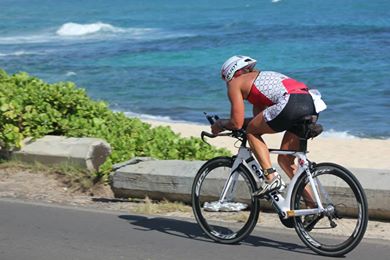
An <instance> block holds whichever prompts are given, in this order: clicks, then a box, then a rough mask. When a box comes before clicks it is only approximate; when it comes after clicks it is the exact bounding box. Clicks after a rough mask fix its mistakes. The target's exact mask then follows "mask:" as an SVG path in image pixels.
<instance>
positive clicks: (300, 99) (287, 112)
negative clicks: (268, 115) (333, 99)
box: [267, 94, 316, 134]
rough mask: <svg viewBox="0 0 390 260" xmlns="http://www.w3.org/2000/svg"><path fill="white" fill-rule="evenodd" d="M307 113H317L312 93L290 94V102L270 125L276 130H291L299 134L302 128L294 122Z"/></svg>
mask: <svg viewBox="0 0 390 260" xmlns="http://www.w3.org/2000/svg"><path fill="white" fill-rule="evenodd" d="M307 115H316V111H315V108H314V103H313V99H312V97H311V95H310V94H290V97H289V99H288V102H287V103H286V105H285V106H284V108H283V109H282V111H281V112H280V113H279V114H278V115H277V116H276V117H275V118H273V119H272V120H270V121H268V122H267V123H268V125H269V126H270V127H271V128H272V129H273V130H274V131H275V132H283V131H286V130H287V131H289V132H292V133H294V134H298V133H299V131H301V130H300V128H297V127H294V124H295V123H296V122H297V120H299V119H300V118H302V117H304V116H307Z"/></svg>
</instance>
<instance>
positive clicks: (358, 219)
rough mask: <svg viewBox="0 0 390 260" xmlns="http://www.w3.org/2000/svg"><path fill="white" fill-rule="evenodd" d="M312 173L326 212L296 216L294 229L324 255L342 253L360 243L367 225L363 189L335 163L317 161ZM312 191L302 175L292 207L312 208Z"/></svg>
mask: <svg viewBox="0 0 390 260" xmlns="http://www.w3.org/2000/svg"><path fill="white" fill-rule="evenodd" d="M312 176H313V180H314V183H315V186H316V187H315V188H316V189H317V191H318V193H319V197H320V200H321V203H322V205H323V207H324V209H325V212H324V213H321V214H319V215H307V216H301V217H295V218H294V224H295V230H296V232H297V233H298V236H299V237H300V239H301V240H302V241H303V242H304V243H305V244H306V245H307V246H308V247H310V248H311V249H312V250H313V251H315V252H317V253H319V254H321V255H326V256H342V255H345V254H346V253H348V252H350V251H351V250H353V249H354V248H355V247H356V246H357V245H358V244H359V243H360V241H361V240H362V238H363V236H364V233H365V231H366V228H367V222H368V206H367V199H366V196H365V194H364V190H363V188H362V186H361V185H360V183H359V181H358V180H357V179H356V177H355V176H354V175H353V174H352V173H351V172H350V171H348V170H347V169H345V168H344V167H342V166H339V165H337V164H333V163H320V164H317V165H316V166H315V167H314V168H313V171H312ZM312 190H313V189H312V187H311V185H310V183H309V180H308V178H307V176H306V175H302V177H301V178H300V180H298V182H297V184H296V186H295V188H294V191H293V193H292V201H291V205H292V206H293V209H294V210H297V209H304V208H313V207H315V203H314V200H313V199H312V198H314V196H313V195H312V194H313V192H312ZM330 235H331V236H332V237H331V236H330Z"/></svg>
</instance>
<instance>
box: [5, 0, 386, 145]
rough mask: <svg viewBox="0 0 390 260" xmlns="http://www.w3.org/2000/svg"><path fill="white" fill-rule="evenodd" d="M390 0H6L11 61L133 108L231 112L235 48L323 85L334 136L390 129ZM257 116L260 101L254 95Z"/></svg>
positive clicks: (325, 116) (195, 114)
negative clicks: (229, 82)
mask: <svg viewBox="0 0 390 260" xmlns="http://www.w3.org/2000/svg"><path fill="white" fill-rule="evenodd" d="M389 10H390V1H388V0H372V1H368V0H327V1H318V0H294V1H293V0H256V1H255V0H252V1H241V0H236V1H221V0H214V1H206V0H198V1H194V2H192V1H179V0H154V1H133V0H112V1H103V0H83V1H74V0H67V1H58V0H57V1H56V0H39V1H38V0H0V68H3V69H5V70H6V71H7V72H8V73H16V72H18V71H27V72H29V73H30V74H32V75H35V76H38V77H41V78H43V79H44V80H46V81H49V82H57V81H74V82H76V83H77V85H78V86H80V87H83V88H86V89H87V91H88V94H89V95H90V96H91V97H92V98H94V99H98V100H105V101H107V102H108V103H109V104H110V107H111V108H112V109H114V110H117V111H123V112H126V113H127V114H128V115H131V116H141V117H148V118H153V119H157V120H165V121H167V120H168V121H169V120H172V121H186V122H195V123H207V122H206V121H205V119H204V116H203V112H204V111H207V112H209V113H212V114H219V115H220V116H225V117H226V116H228V115H229V109H230V108H229V102H228V100H227V97H226V88H225V85H224V82H223V81H222V80H221V79H220V67H221V64H222V63H223V62H224V61H225V60H226V59H227V58H229V57H230V56H232V55H235V54H243V55H249V56H251V57H253V58H255V59H257V60H258V66H257V67H258V68H259V69H260V70H274V71H279V72H282V73H284V74H286V75H289V76H291V77H293V78H295V79H297V80H300V81H302V82H305V83H306V84H307V85H309V86H310V87H312V88H317V89H319V90H320V91H321V93H322V95H323V98H324V100H325V102H326V103H327V105H328V109H327V110H326V111H324V112H323V113H321V116H320V121H321V123H322V124H323V125H324V126H325V129H326V131H327V134H328V135H338V136H344V137H348V136H349V137H351V136H355V137H368V138H385V139H388V138H390V86H389V83H390V13H389ZM247 111H248V115H249V114H250V108H249V105H248V109H247Z"/></svg>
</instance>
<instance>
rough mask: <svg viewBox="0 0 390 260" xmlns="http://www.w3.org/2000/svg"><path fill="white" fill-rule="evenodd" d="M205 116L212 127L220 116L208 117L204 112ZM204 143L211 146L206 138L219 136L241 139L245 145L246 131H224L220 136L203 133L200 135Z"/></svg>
mask: <svg viewBox="0 0 390 260" xmlns="http://www.w3.org/2000/svg"><path fill="white" fill-rule="evenodd" d="M204 115H205V116H206V119H207V121H209V123H210V125H213V124H214V123H215V122H216V121H217V120H218V119H219V116H217V115H212V116H211V115H208V114H207V113H206V112H204ZM200 136H201V138H202V141H203V142H205V143H206V144H209V143H208V142H207V141H206V140H205V139H204V138H205V136H206V137H209V138H215V137H218V136H230V137H234V138H237V139H239V140H240V141H241V142H243V144H245V143H246V131H245V129H239V130H231V131H228V132H226V131H224V132H221V133H218V134H212V133H209V132H206V131H202V132H201V134H200ZM209 145H210V144H209Z"/></svg>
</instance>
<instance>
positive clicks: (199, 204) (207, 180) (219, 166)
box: [191, 157, 260, 244]
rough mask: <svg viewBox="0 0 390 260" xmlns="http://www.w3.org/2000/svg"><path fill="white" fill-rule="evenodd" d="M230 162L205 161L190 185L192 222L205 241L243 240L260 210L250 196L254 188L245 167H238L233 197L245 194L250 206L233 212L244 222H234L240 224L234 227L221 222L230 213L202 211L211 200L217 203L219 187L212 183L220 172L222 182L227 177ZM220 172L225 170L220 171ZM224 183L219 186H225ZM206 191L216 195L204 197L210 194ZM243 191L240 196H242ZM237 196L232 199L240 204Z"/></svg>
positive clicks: (233, 242) (225, 241) (225, 159)
mask: <svg viewBox="0 0 390 260" xmlns="http://www.w3.org/2000/svg"><path fill="white" fill-rule="evenodd" d="M233 161H234V160H233V158H231V157H216V158H214V159H211V160H209V161H207V162H206V163H205V164H204V165H203V166H202V167H201V168H200V169H199V171H198V173H197V174H196V176H195V179H194V183H193V186H192V195H191V197H192V209H193V212H194V215H195V218H196V221H197V222H198V224H199V226H200V227H201V228H202V230H203V231H204V233H205V234H206V235H207V236H208V237H209V238H211V239H212V240H214V241H216V242H219V243H223V244H235V243H238V242H240V241H241V240H243V239H245V238H246V237H247V236H248V235H249V234H250V233H251V232H252V230H253V229H254V227H255V226H256V224H257V220H258V217H259V209H260V202H259V200H258V199H257V198H256V197H254V196H253V195H252V193H253V192H254V191H255V189H256V183H255V180H254V179H253V176H252V174H251V173H250V172H249V171H248V170H247V169H246V168H244V167H242V166H240V167H239V168H238V170H237V172H238V173H239V178H240V179H239V181H240V183H239V184H237V187H238V188H237V189H236V190H237V192H236V194H246V193H248V199H249V200H246V202H248V203H250V205H249V207H248V208H249V210H246V211H243V212H240V213H237V214H243V215H244V216H245V220H242V219H240V221H241V222H240V223H238V224H243V225H242V227H237V226H238V224H237V223H232V222H231V220H226V219H225V218H226V217H231V214H234V213H232V212H221V211H218V212H212V213H210V212H208V211H206V210H205V205H206V204H205V203H206V202H208V200H212V199H214V200H215V199H216V200H218V195H219V193H220V192H221V188H220V187H221V184H218V185H217V184H216V183H217V181H216V179H218V178H217V177H216V176H218V174H220V175H221V172H223V174H222V175H225V176H224V177H226V178H225V180H226V179H227V177H228V176H229V175H227V174H228V173H229V174H230V171H231V168H232V165H233ZM224 169H225V170H226V171H222V170H224ZM225 172H226V174H225ZM213 176H214V177H213ZM225 180H224V181H222V182H221V183H225V182H226V181H225ZM222 186H223V185H222ZM207 189H208V190H210V189H212V190H213V192H214V191H216V194H214V195H210V194H207V193H208V192H210V191H207ZM246 190H247V191H246ZM243 191H244V193H242V192H243ZM215 196H217V197H215ZM238 197H239V196H238V195H237V198H235V199H237V201H240V198H238ZM229 203H231V201H229ZM237 203H241V202H237ZM213 214H214V215H213ZM232 219H234V218H232Z"/></svg>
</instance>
